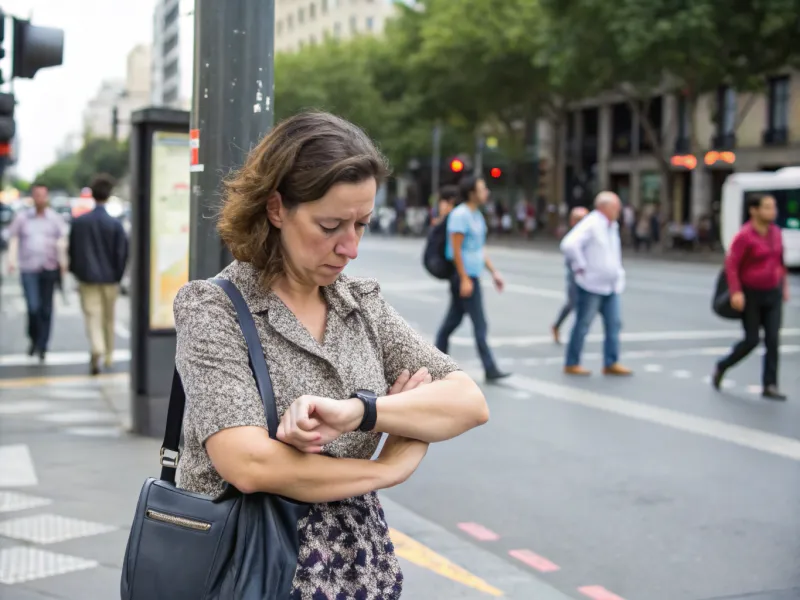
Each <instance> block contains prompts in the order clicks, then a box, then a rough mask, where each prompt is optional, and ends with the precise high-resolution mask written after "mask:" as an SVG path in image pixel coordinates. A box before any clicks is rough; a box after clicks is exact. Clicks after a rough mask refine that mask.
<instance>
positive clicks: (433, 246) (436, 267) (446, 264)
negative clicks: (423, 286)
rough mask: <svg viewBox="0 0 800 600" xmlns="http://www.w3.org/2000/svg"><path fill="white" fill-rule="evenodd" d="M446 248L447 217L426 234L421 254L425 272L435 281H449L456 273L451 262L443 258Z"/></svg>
mask: <svg viewBox="0 0 800 600" xmlns="http://www.w3.org/2000/svg"><path fill="white" fill-rule="evenodd" d="M446 247H447V217H445V218H444V219H443V220H442V222H441V223H439V224H438V225H435V226H434V227H433V229H431V230H430V232H429V233H428V239H427V241H426V242H425V251H424V252H423V254H422V264H423V266H424V267H425V270H426V271H428V273H430V274H431V275H433V276H434V277H436V279H450V278H451V277H452V276H453V274H454V273H455V272H456V268H455V265H453V261H451V260H449V259H448V258H447V257H446V256H445V254H444V253H445V248H446Z"/></svg>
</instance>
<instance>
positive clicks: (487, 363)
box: [436, 275, 498, 374]
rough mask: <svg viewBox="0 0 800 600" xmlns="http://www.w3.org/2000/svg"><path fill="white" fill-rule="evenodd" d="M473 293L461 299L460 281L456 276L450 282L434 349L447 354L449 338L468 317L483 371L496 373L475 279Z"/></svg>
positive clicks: (481, 302)
mask: <svg viewBox="0 0 800 600" xmlns="http://www.w3.org/2000/svg"><path fill="white" fill-rule="evenodd" d="M472 285H473V292H472V296H470V297H469V298H462V297H461V293H460V288H461V286H460V281H459V279H458V275H456V276H455V277H453V279H451V280H450V308H449V310H448V311H447V315H446V316H445V318H444V322H443V323H442V326H441V327H440V328H439V333H437V334H436V347H437V348H438V349H439V350H441V351H442V352H444V353H445V354H447V348H448V346H449V340H450V336H451V335H452V334H453V332H454V331H455V330H456V329H458V326H459V325H461V321H462V320H463V319H464V315H465V314H467V315H469V318H470V319H471V320H472V329H473V330H474V331H475V345H476V346H477V347H478V355H479V356H480V357H481V362H482V363H483V369H484V370H485V371H486V373H488V374H492V373H497V372H498V369H497V365H495V362H494V357H493V356H492V351H491V350H490V349H489V344H488V342H487V341H486V334H487V332H488V325H487V324H486V315H485V314H484V312H483V296H482V294H481V282H480V280H479V279H478V278H477V277H472Z"/></svg>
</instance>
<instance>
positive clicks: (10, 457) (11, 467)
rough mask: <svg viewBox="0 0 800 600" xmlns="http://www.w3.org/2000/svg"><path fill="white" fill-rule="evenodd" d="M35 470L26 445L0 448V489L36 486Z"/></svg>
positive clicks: (37, 480) (37, 482) (37, 481)
mask: <svg viewBox="0 0 800 600" xmlns="http://www.w3.org/2000/svg"><path fill="white" fill-rule="evenodd" d="M38 484H39V479H38V478H37V477H36V468H35V467H34V466H33V458H31V452H30V449H29V448H28V446H27V445H26V444H11V445H8V446H0V487H26V486H30V485H38Z"/></svg>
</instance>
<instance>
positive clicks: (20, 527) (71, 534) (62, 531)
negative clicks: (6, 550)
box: [0, 514, 117, 544]
mask: <svg viewBox="0 0 800 600" xmlns="http://www.w3.org/2000/svg"><path fill="white" fill-rule="evenodd" d="M116 529H117V528H116V527H114V526H113V525H105V524H103V523H93V522H91V521H82V520H81V519H73V518H70V517H62V516H61V515H54V514H44V515H33V516H30V517H19V518H16V519H9V520H7V521H2V522H0V535H3V536H5V537H8V538H11V539H14V540H23V541H26V542H33V543H35V544H55V543H57V542H65V541H67V540H74V539H76V538H83V537H89V536H92V535H97V534H100V533H108V532H109V531H115V530H116Z"/></svg>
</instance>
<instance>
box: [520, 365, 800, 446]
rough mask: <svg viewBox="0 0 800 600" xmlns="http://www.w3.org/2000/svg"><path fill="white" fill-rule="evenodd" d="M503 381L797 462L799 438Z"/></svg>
mask: <svg viewBox="0 0 800 600" xmlns="http://www.w3.org/2000/svg"><path fill="white" fill-rule="evenodd" d="M506 381H508V384H509V385H510V386H511V387H513V388H514V389H516V390H521V391H527V392H531V393H533V394H534V395H538V396H544V397H546V398H551V399H553V400H557V401H560V402H566V403H569V404H577V405H579V406H584V407H587V408H592V409H595V410H602V411H606V412H609V413H613V414H617V415H621V416H624V417H628V418H631V419H637V420H639V421H646V422H649V423H654V424H657V425H661V426H664V427H669V428H672V429H676V430H679V431H685V432H687V433H694V434H696V435H701V436H704V437H708V438H712V439H716V440H720V441H724V442H728V443H731V444H736V445H738V446H742V447H745V448H750V449H752V450H758V451H760V452H766V453H768V454H774V455H776V456H782V457H785V458H789V459H791V460H795V461H800V440H796V439H792V438H789V437H784V436H780V435H776V434H773V433H767V432H765V431H760V430H758V429H752V428H749V427H743V426H741V425H734V424H732V423H724V422H722V421H717V420H714V419H708V418H705V417H700V416H696V415H691V414H687V413H683V412H679V411H676V410H671V409H667V408H661V407H659V406H652V405H648V404H641V403H639V402H634V401H632V400H625V399H623V398H619V397H616V396H610V395H607V394H600V393H597V392H592V391H589V390H582V389H578V388H575V387H571V386H566V385H561V384H557V383H553V382H550V381H545V380H542V379H534V378H532V377H524V376H521V375H512V376H511V377H509V378H508V379H507V380H506Z"/></svg>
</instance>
